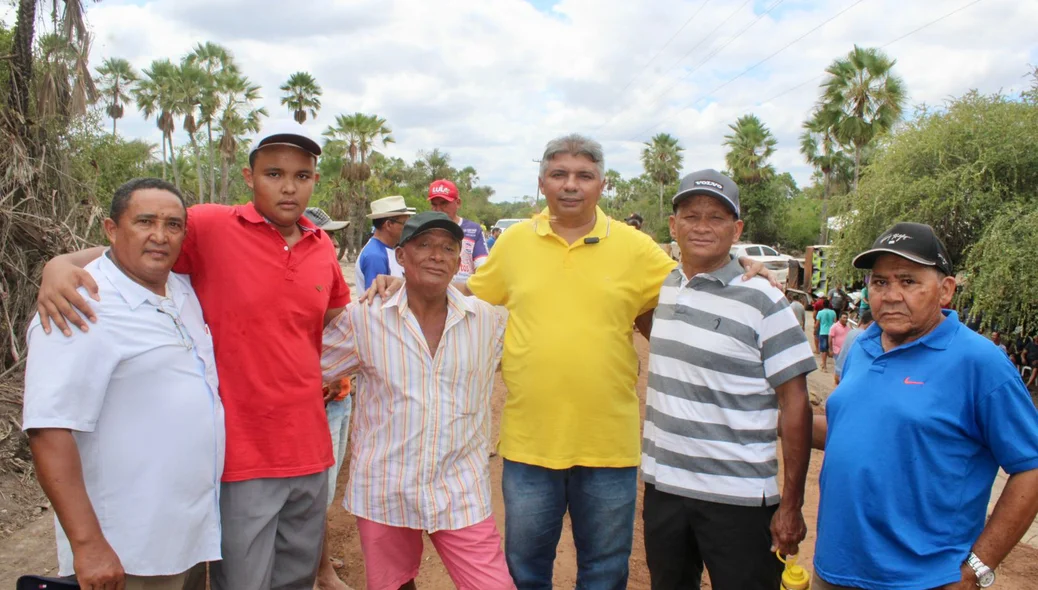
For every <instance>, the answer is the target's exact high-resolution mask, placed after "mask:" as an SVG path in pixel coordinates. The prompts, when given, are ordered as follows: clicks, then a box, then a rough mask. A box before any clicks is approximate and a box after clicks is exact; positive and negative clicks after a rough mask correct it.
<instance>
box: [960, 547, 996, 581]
mask: <svg viewBox="0 0 1038 590" xmlns="http://www.w3.org/2000/svg"><path fill="white" fill-rule="evenodd" d="M966 565H968V566H970V569H972V570H973V573H974V574H976V575H977V586H980V587H981V588H990V587H991V585H992V584H994V583H995V572H994V570H992V569H991V568H989V567H988V566H986V565H984V562H983V561H981V560H980V558H979V557H977V554H976V553H974V552H972V551H970V555H969V557H967V558H966Z"/></svg>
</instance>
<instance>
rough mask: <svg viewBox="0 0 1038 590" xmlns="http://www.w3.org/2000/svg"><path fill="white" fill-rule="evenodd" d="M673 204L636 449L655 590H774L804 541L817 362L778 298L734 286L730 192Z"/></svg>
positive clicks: (714, 191) (713, 191) (699, 178)
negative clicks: (810, 391)
mask: <svg viewBox="0 0 1038 590" xmlns="http://www.w3.org/2000/svg"><path fill="white" fill-rule="evenodd" d="M672 202H673V207H674V215H672V216H671V218H670V232H671V235H672V236H673V237H674V239H675V240H677V243H678V245H679V246H680V247H681V265H680V266H678V268H676V269H675V270H674V272H673V273H671V275H670V276H669V277H668V278H667V279H666V281H664V283H663V288H662V290H661V292H660V299H659V306H658V307H657V308H656V313H655V316H654V317H653V326H652V332H651V339H650V354H649V388H648V393H647V396H648V399H647V402H646V409H645V435H644V436H645V440H644V444H643V445H642V446H643V450H642V474H643V479H644V480H645V509H644V519H645V553H646V558H647V561H648V565H649V574H650V576H651V578H652V588H653V590H665V589H671V588H674V589H678V588H681V589H684V588H698V587H699V583H700V578H701V576H702V573H703V565H704V563H705V564H706V567H707V569H708V570H709V571H710V581H711V583H712V584H713V588H714V589H715V590H754V589H758V588H759V589H761V590H774V589H775V588H777V587H778V585H779V581H780V576H781V573H782V566H781V563H780V562H779V561H778V559H776V557H775V555H774V551H775V549H778V550H780V551H781V552H783V553H785V554H794V553H796V552H797V548H798V546H799V543H800V541H802V540H803V539H804V536H805V535H806V534H807V527H806V525H805V524H804V518H803V514H802V512H801V507H802V506H803V501H804V481H805V479H806V477H807V465H808V461H809V460H810V457H811V448H810V443H811V406H810V403H809V401H808V395H807V373H809V372H811V371H813V370H814V369H815V368H816V366H815V361H814V356H813V355H812V353H811V347H810V346H809V345H808V343H807V338H806V336H805V335H804V332H803V330H801V329H800V325H799V323H798V322H797V319H796V317H795V316H794V314H793V311H792V310H791V309H790V308H789V306H788V304H787V302H786V299H785V297H784V296H783V294H782V292H781V291H779V290H778V289H776V288H774V287H772V286H771V285H770V284H769V283H768V281H766V280H764V279H761V278H753V279H750V280H748V281H743V280H742V279H741V278H740V276H741V275H742V268H741V267H740V266H739V263H738V261H736V260H732V259H731V258H730V257H729V255H728V251H729V249H730V248H731V246H732V244H734V243H735V242H736V241H737V240H738V239H739V236H740V235H741V234H742V229H743V222H742V220H740V219H739V189H738V187H737V186H736V185H735V183H734V182H733V181H732V180H731V179H730V178H728V177H727V176H724V175H723V174H720V173H719V172H716V171H714V170H703V171H700V172H695V173H692V174H690V175H688V176H686V177H685V178H684V179H682V181H681V186H680V188H679V189H678V192H677V194H675V195H674V198H673V201H672ZM780 407H781V408H782V413H781V418H780V414H779V408H780ZM780 421H781V423H780ZM779 428H781V429H782V433H783V440H782V448H783V453H782V455H783V466H784V475H785V477H784V479H785V481H784V483H783V489H782V495H781V498H780V496H779V488H778V481H777V475H778V461H777V456H776V448H777V440H778V437H777V432H778V429H779Z"/></svg>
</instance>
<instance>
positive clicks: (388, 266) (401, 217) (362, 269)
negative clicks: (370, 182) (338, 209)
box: [355, 195, 415, 289]
mask: <svg viewBox="0 0 1038 590" xmlns="http://www.w3.org/2000/svg"><path fill="white" fill-rule="evenodd" d="M414 213H415V210H414V208H413V207H408V206H407V203H405V202H404V198H403V197H401V196H399V195H397V196H392V197H385V198H382V199H378V200H376V201H372V202H371V213H370V214H369V215H368V219H370V220H371V223H372V224H373V225H374V226H375V233H374V235H372V236H371V239H370V240H368V243H367V244H364V248H363V249H361V251H360V255H359V256H357V265H356V268H355V280H356V284H357V289H367V288H368V287H370V286H371V283H372V282H374V280H375V277H377V276H378V275H390V276H393V277H402V276H404V269H403V268H401V267H400V263H398V262H397V261H396V256H395V255H394V254H393V249H394V248H396V245H397V243H398V242H399V241H400V232H402V231H403V229H404V224H405V223H407V219H408V218H409V217H410V216H412V215H414Z"/></svg>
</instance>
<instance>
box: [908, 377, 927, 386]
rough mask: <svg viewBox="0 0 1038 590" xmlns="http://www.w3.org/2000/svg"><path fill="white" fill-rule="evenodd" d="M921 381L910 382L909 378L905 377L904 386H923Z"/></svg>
mask: <svg viewBox="0 0 1038 590" xmlns="http://www.w3.org/2000/svg"><path fill="white" fill-rule="evenodd" d="M923 384H924V383H923V382H922V381H912V378H911V377H905V385H923Z"/></svg>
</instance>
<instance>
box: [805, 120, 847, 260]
mask: <svg viewBox="0 0 1038 590" xmlns="http://www.w3.org/2000/svg"><path fill="white" fill-rule="evenodd" d="M800 153H801V154H803V156H804V159H806V160H807V163H808V164H810V165H811V166H812V167H813V168H814V169H815V170H816V171H817V172H818V173H819V174H821V176H822V231H821V234H820V235H819V236H818V239H819V243H820V244H826V243H828V240H829V197H830V196H832V194H833V187H834V184H835V182H836V181H837V179H839V178H840V177H841V176H842V174H841V173H842V172H843V171H846V170H847V169H848V168H850V167H851V165H852V163H851V160H850V158H848V157H847V154H846V153H845V152H844V151H843V150H841V149H840V144H839V140H837V138H836V135H835V133H834V130H833V127H832V124H831V120H830V119H829V118H828V113H826V112H825V111H824V110H823V109H817V110H815V112H814V113H813V114H812V115H811V118H810V119H808V120H807V121H804V132H803V133H801V134H800Z"/></svg>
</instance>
